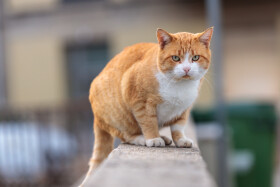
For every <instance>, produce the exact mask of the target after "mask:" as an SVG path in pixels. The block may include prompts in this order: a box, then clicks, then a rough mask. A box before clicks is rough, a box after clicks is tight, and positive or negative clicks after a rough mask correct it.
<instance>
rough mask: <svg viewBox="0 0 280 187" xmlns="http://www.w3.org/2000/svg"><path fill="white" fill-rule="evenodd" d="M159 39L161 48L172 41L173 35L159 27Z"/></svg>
mask: <svg viewBox="0 0 280 187" xmlns="http://www.w3.org/2000/svg"><path fill="white" fill-rule="evenodd" d="M157 39H158V43H159V46H160V48H161V49H163V48H164V46H165V45H166V44H168V43H170V42H171V41H172V36H171V35H170V34H169V33H168V32H166V31H165V30H163V29H157Z"/></svg>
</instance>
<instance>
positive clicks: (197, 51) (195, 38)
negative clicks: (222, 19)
mask: <svg viewBox="0 0 280 187" xmlns="http://www.w3.org/2000/svg"><path fill="white" fill-rule="evenodd" d="M212 34H213V27H211V28H209V29H207V30H205V31H204V32H202V33H196V34H193V33H188V32H180V33H176V34H171V33H168V32H166V31H164V30H162V29H158V30H157V38H158V42H159V53H158V62H157V66H158V69H159V70H160V71H161V72H162V73H163V74H164V75H166V76H168V77H169V78H172V79H176V80H183V79H187V80H199V79H201V78H202V77H203V76H204V75H205V73H206V72H207V70H208V68H209V65H210V59H211V51H210V49H209V47H210V40H211V37H212Z"/></svg>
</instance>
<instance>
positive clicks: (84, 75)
mask: <svg viewBox="0 0 280 187" xmlns="http://www.w3.org/2000/svg"><path fill="white" fill-rule="evenodd" d="M66 56H67V66H68V80H69V93H70V97H71V98H81V97H88V93H89V88H90V84H91V82H92V80H93V79H94V77H96V76H97V75H98V74H99V73H100V72H101V70H102V69H103V68H104V67H105V65H106V64H107V62H108V46H107V44H106V43H97V44H94V43H90V44H82V45H80V44H78V45H69V46H68V47H67V49H66Z"/></svg>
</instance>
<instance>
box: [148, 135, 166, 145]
mask: <svg viewBox="0 0 280 187" xmlns="http://www.w3.org/2000/svg"><path fill="white" fill-rule="evenodd" d="M146 145H147V147H164V146H165V143H164V140H163V139H162V138H161V137H158V138H153V139H147V140H146Z"/></svg>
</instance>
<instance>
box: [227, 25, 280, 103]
mask: <svg viewBox="0 0 280 187" xmlns="http://www.w3.org/2000/svg"><path fill="white" fill-rule="evenodd" d="M275 37H276V32H275V30H274V29H273V25H271V27H260V26H256V27H253V26H251V28H247V29H246V28H232V29H229V30H228V31H227V32H226V38H225V61H224V65H225V67H224V75H225V95H226V99H227V100H229V101H236V100H268V101H273V102H274V101H279V99H280V98H279V96H280V84H279V78H280V77H279V74H280V68H279V67H280V66H279V58H278V57H277V55H278V54H279V53H278V52H277V48H276V46H277V42H276V40H275Z"/></svg>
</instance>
